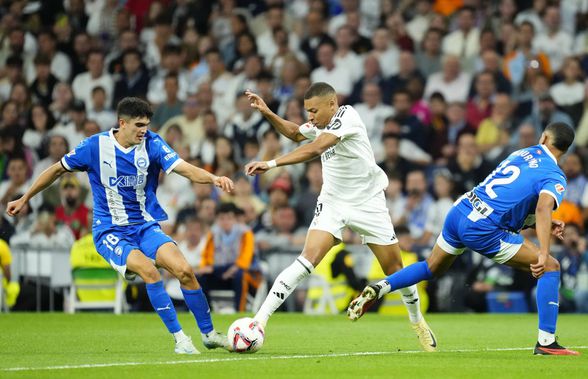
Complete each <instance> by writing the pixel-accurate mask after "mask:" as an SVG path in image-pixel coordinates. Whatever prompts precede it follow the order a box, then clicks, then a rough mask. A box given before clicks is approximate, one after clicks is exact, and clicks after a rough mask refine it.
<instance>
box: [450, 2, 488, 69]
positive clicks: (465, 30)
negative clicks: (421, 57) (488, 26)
mask: <svg viewBox="0 0 588 379" xmlns="http://www.w3.org/2000/svg"><path fill="white" fill-rule="evenodd" d="M475 14H476V10H475V9H474V8H472V7H468V6H464V7H462V8H461V9H460V10H459V11H458V13H457V16H456V17H457V27H458V29H457V30H455V31H453V32H451V33H449V34H448V35H446V36H445V38H443V53H444V54H446V55H447V54H450V55H454V56H458V57H462V58H463V59H464V61H463V62H464V63H465V65H464V70H465V71H467V72H472V68H473V67H472V65H471V62H472V60H473V58H475V57H476V56H477V55H478V52H479V51H480V50H479V49H480V43H479V42H480V30H479V29H478V28H477V27H476V23H475Z"/></svg>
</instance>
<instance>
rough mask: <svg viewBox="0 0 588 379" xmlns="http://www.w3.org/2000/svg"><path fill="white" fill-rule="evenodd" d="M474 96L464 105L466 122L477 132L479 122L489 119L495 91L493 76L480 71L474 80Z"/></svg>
mask: <svg viewBox="0 0 588 379" xmlns="http://www.w3.org/2000/svg"><path fill="white" fill-rule="evenodd" d="M474 81H475V92H474V96H473V97H472V98H471V99H470V100H469V101H468V103H467V105H466V122H467V123H468V124H469V125H471V126H472V127H473V128H474V129H476V130H478V127H479V125H480V122H482V120H484V119H485V118H488V117H490V114H491V112H492V103H493V102H494V96H495V91H496V83H495V82H494V75H492V73H491V72H487V71H482V72H480V73H479V74H478V75H476V78H475V80H474Z"/></svg>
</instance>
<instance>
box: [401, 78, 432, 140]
mask: <svg viewBox="0 0 588 379" xmlns="http://www.w3.org/2000/svg"><path fill="white" fill-rule="evenodd" d="M392 107H393V108H394V112H395V116H394V118H395V120H396V121H397V122H398V123H399V125H400V135H401V138H403V139H404V138H406V139H408V140H410V141H412V142H414V143H415V144H416V145H417V146H418V147H420V148H421V149H423V150H425V149H426V141H427V133H428V130H427V127H426V126H425V125H423V124H422V123H421V122H420V120H419V119H418V118H417V117H416V116H415V115H413V114H412V113H411V108H412V97H411V95H410V93H409V92H408V91H407V90H404V89H399V90H397V91H396V92H395V93H394V95H393V96H392Z"/></svg>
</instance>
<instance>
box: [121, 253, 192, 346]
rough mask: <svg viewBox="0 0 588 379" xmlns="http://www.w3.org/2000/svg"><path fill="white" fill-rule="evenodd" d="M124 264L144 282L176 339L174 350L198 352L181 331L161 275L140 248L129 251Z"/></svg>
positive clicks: (148, 293)
mask: <svg viewBox="0 0 588 379" xmlns="http://www.w3.org/2000/svg"><path fill="white" fill-rule="evenodd" d="M126 266H127V270H128V271H131V272H133V273H136V274H137V275H139V276H140V277H141V279H143V281H144V282H145V287H146V289H147V296H149V301H150V302H151V305H152V306H153V309H154V310H155V312H156V313H157V314H158V315H159V317H160V318H161V320H162V321H163V323H164V324H165V326H166V327H167V330H168V331H169V332H170V333H171V334H172V335H173V337H174V340H175V341H176V348H175V352H176V353H178V354H199V353H200V352H199V351H198V350H196V348H195V347H194V345H193V344H192V340H191V339H190V337H188V336H187V335H186V334H184V332H183V331H182V327H181V326H180V323H179V321H178V315H177V313H176V309H175V308H174V304H173V302H172V301H171V299H170V297H169V295H168V294H167V292H165V288H164V287H163V282H162V281H161V275H159V271H157V268H156V267H155V266H154V265H153V262H152V261H151V260H150V259H149V258H147V257H146V256H145V255H144V254H143V253H142V252H141V251H140V250H137V249H135V250H132V251H131V252H130V253H129V255H128V257H127V260H126Z"/></svg>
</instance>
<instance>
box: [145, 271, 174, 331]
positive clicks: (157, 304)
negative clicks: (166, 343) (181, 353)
mask: <svg viewBox="0 0 588 379" xmlns="http://www.w3.org/2000/svg"><path fill="white" fill-rule="evenodd" d="M145 287H146V288H147V296H149V300H150V301H151V305H152V306H153V309H155V312H157V314H158V315H159V317H161V320H162V321H163V323H164V324H165V326H166V327H167V330H169V332H170V333H176V332H179V331H180V330H182V327H181V326H180V323H179V322H178V315H177V314H176V308H174V304H173V303H172V301H171V299H170V298H169V295H168V294H167V292H165V288H164V287H163V282H162V281H161V280H160V281H159V282H155V283H148V284H146V285H145Z"/></svg>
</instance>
